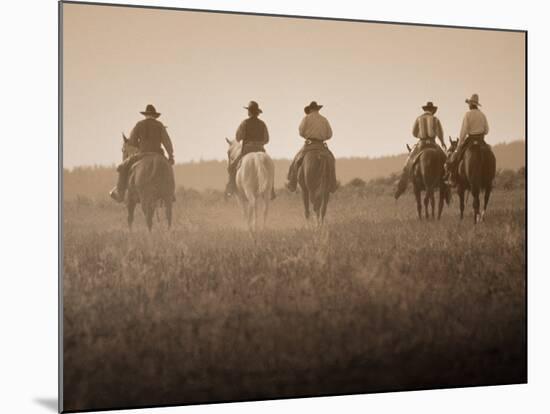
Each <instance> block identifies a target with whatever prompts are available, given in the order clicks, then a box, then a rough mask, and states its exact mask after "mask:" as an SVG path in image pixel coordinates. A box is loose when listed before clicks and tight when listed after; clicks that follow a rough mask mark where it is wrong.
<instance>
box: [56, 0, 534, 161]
mask: <svg viewBox="0 0 550 414" xmlns="http://www.w3.org/2000/svg"><path fill="white" fill-rule="evenodd" d="M63 39H64V44H63V59H64V62H63V63H64V64H63V74H64V81H63V98H64V111H63V115H64V125H63V128H64V146H63V156H64V165H65V167H74V166H77V165H94V164H107V165H110V164H113V163H117V162H119V161H120V158H121V152H120V148H121V133H122V132H126V133H127V134H128V133H129V132H130V130H131V129H132V127H133V126H134V124H135V123H136V122H137V121H139V120H140V119H142V116H141V115H140V114H139V111H143V110H144V109H145V106H146V105H147V104H148V103H152V104H154V105H155V106H156V108H157V110H158V111H159V112H161V113H162V116H161V117H160V120H162V121H163V122H164V124H165V125H167V126H168V132H169V134H170V136H171V138H172V141H173V143H174V146H175V154H176V160H177V161H178V162H184V161H191V160H200V159H204V160H207V159H226V150H227V144H226V143H225V140H224V137H226V136H227V137H234V136H235V131H236V129H237V126H238V125H239V123H240V122H241V121H242V120H243V119H244V118H245V117H246V111H245V110H244V109H243V108H242V107H243V106H244V105H246V104H247V103H248V101H250V100H251V99H254V100H257V101H258V102H259V103H260V106H261V108H262V109H263V111H264V113H263V114H262V119H264V121H265V122H266V123H267V126H268V129H269V132H270V136H271V141H270V143H269V144H268V146H267V150H268V152H269V153H270V154H271V155H272V156H273V157H276V158H290V157H292V156H293V155H294V153H295V152H296V151H297V150H298V149H299V147H300V146H301V145H302V140H301V139H300V138H299V136H298V125H299V123H300V120H301V118H302V117H303V115H304V113H303V107H304V106H305V105H306V104H308V103H309V102H310V101H311V100H317V102H319V103H320V104H323V105H324V108H323V109H322V110H321V113H322V114H324V115H325V116H326V117H327V118H328V119H329V121H330V122H331V124H332V128H333V130H334V137H333V139H332V140H331V141H329V145H330V147H331V149H332V150H333V152H334V153H335V155H336V156H337V157H350V156H371V157H372V156H380V155H386V154H396V153H402V152H404V150H405V143H406V142H409V143H412V142H415V139H414V138H413V137H412V135H411V129H412V124H413V122H414V119H415V118H416V116H418V115H419V114H421V113H422V110H421V106H422V105H423V104H424V103H425V102H426V101H428V100H431V101H434V103H435V104H436V105H438V106H439V111H438V113H437V116H439V118H440V119H441V122H442V124H443V129H444V132H445V135H446V136H449V135H452V136H453V137H454V136H456V135H457V134H458V132H459V130H460V125H461V122H462V117H463V115H464V112H465V111H466V110H467V106H466V104H465V103H464V99H465V98H466V97H469V96H470V95H471V94H472V93H474V92H476V93H478V94H479V95H480V101H481V103H482V105H483V106H482V109H483V111H484V112H485V114H486V115H487V117H488V120H489V125H490V128H491V131H490V134H489V135H488V136H487V141H488V142H489V143H497V142H503V141H511V140H516V139H523V138H524V134H525V114H524V108H525V67H524V61H525V48H524V34H523V33H510V32H496V31H482V30H464V29H443V28H427V27H413V26H399V25H389V24H373V23H350V22H338V21H323V20H307V19H290V18H279V17H260V16H242V15H227V14H215V13H201V12H185V11H169V10H151V9H137V8H124V7H107V6H94V5H76V4H65V5H63Z"/></svg>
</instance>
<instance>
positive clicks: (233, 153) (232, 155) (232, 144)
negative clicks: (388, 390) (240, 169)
mask: <svg viewBox="0 0 550 414" xmlns="http://www.w3.org/2000/svg"><path fill="white" fill-rule="evenodd" d="M225 142H227V145H229V148H228V149H227V160H228V162H229V164H231V163H232V162H233V161H235V160H236V159H237V157H238V156H239V155H240V154H241V150H242V144H241V143H240V142H238V141H237V140H236V139H229V138H227V137H226V138H225Z"/></svg>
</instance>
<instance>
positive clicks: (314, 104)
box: [304, 101, 323, 114]
mask: <svg viewBox="0 0 550 414" xmlns="http://www.w3.org/2000/svg"><path fill="white" fill-rule="evenodd" d="M322 107H323V105H317V102H315V101H311V103H310V104H309V105H308V106H306V107H305V108H304V112H305V113H306V114H309V113H310V112H311V111H312V110H316V111H318V110H319V109H321V108H322Z"/></svg>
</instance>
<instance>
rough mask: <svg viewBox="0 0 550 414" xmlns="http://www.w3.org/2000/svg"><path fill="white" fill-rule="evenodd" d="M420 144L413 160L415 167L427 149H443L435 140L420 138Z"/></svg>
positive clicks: (412, 163)
mask: <svg viewBox="0 0 550 414" xmlns="http://www.w3.org/2000/svg"><path fill="white" fill-rule="evenodd" d="M417 145H418V146H419V150H418V154H416V155H415V156H414V158H413V159H412V161H411V166H412V168H414V166H415V165H416V163H417V162H418V160H419V159H420V156H421V155H422V154H423V153H424V151H426V150H427V149H431V148H433V149H436V150H439V151H442V149H441V147H440V146H439V145H437V144H436V143H435V140H427V139H423V140H420V142H419V143H418V144H417Z"/></svg>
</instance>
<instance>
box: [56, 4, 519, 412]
mask: <svg viewBox="0 0 550 414" xmlns="http://www.w3.org/2000/svg"><path fill="white" fill-rule="evenodd" d="M59 7H60V160H61V161H60V179H61V184H62V185H61V187H60V188H61V194H60V214H61V220H60V223H61V228H60V235H61V238H60V240H61V246H60V251H61V253H60V301H61V303H60V312H61V315H60V321H62V323H61V326H60V347H61V349H60V410H62V411H65V412H69V411H83V410H104V409H119V408H136V407H156V406H172V405H187V404H199V403H201V404H202V403H217V402H230V401H231V402H234V401H250V400H266V399H278V398H296V397H315V396H329V395H343V394H356V393H373V392H387V391H407V390H420V389H422V390H425V389H433V388H449V387H468V386H482V385H497V384H517V383H525V382H526V381H527V364H526V361H527V339H526V338H527V332H526V331H527V323H526V322H527V320H526V283H527V275H526V155H525V154H526V139H527V137H526V116H527V113H526V53H527V48H526V46H527V32H526V31H519V30H504V29H486V28H463V27H448V26H436V25H433V26H432V25H415V24H403V23H401V24H400V23H388V22H373V21H359V20H353V19H349V20H348V19H332V18H322V19H321V18H311V17H300V16H279V15H261V14H247V13H235V12H231V13H228V12H220V11H208V10H188V9H172V8H160V7H144V6H127V5H106V4H97V3H88V4H87V3H78V2H68V1H67V2H61V3H60V6H59ZM350 17H353V16H350ZM434 23H437V22H434Z"/></svg>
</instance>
